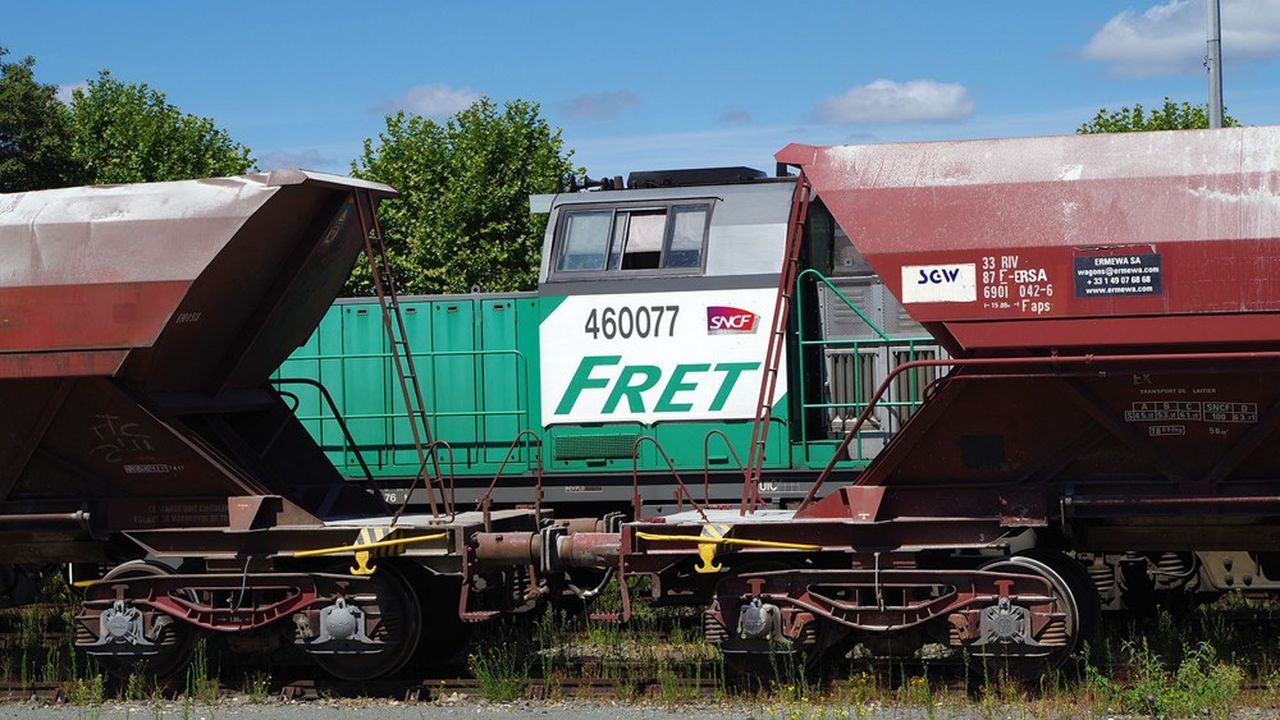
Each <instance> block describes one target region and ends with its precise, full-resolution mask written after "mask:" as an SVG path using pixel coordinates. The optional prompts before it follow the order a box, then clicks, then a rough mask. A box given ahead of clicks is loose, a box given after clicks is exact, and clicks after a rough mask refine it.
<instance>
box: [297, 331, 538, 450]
mask: <svg viewBox="0 0 1280 720" xmlns="http://www.w3.org/2000/svg"><path fill="white" fill-rule="evenodd" d="M413 357H414V360H415V361H430V362H422V363H421V364H420V367H431V368H434V367H435V365H436V363H435V361H437V360H448V359H450V358H464V357H471V358H473V360H474V370H475V375H476V377H477V381H476V382H475V383H474V386H475V389H474V394H473V396H472V397H473V406H474V407H475V409H473V410H438V409H436V408H439V407H440V405H441V400H440V397H439V393H438V388H439V387H440V383H439V382H429V383H425V384H426V385H427V389H429V391H430V398H431V399H430V401H429V404H428V407H429V408H430V409H427V410H426V412H425V415H426V416H427V418H428V419H429V420H430V422H431V423H432V427H433V429H434V430H435V434H437V435H449V434H451V431H456V429H455V428H454V427H453V426H451V425H450V423H449V422H447V421H448V420H449V419H452V418H474V419H475V426H474V427H473V428H472V430H474V432H475V438H476V439H475V443H476V445H477V446H478V447H484V446H488V445H494V444H497V443H500V442H501V443H505V442H507V441H508V439H509V438H510V437H511V436H510V435H508V434H506V433H503V434H502V435H501V436H499V437H494V438H490V437H489V433H488V428H487V423H485V422H484V420H486V419H488V418H498V417H510V418H513V422H514V424H515V425H516V426H517V427H526V428H527V427H529V426H530V425H531V415H530V410H529V408H530V407H531V402H530V397H529V393H530V391H531V388H532V384H531V383H530V381H529V361H528V358H526V357H525V355H524V353H522V352H520V351H519V350H515V349H512V348H502V349H494V350H483V349H482V350H441V351H427V352H414V353H413ZM391 358H392V354H391V353H390V352H376V353H343V354H340V355H321V354H308V355H291V356H290V357H289V358H288V360H287V362H289V363H292V362H295V361H296V362H316V363H324V364H334V363H336V365H337V369H336V370H334V371H333V372H336V373H337V375H338V376H339V377H341V378H343V380H344V382H341V383H340V384H339V387H340V393H341V400H342V407H344V408H346V407H348V402H347V400H348V397H347V394H348V389H347V383H346V382H345V379H346V377H347V373H348V367H349V364H354V363H356V362H360V361H369V360H380V361H382V363H383V368H384V374H385V377H386V378H388V379H390V378H391V377H392V373H391V372H390V371H389V369H388V368H387V366H386V363H388V362H390V360H391ZM493 359H510V360H513V361H514V362H515V365H516V374H515V388H514V391H515V401H516V405H515V407H506V408H498V409H488V408H484V409H482V408H483V406H484V404H485V395H484V393H485V383H483V382H481V381H480V377H481V376H482V375H483V372H482V371H481V367H482V364H483V362H484V361H485V360H493ZM324 374H325V375H328V374H329V371H327V370H326V371H325V373H324ZM433 379H434V378H433ZM293 380H296V378H295V379H293ZM315 384H316V385H317V386H318V385H320V383H318V382H317V383H315ZM391 392H392V391H391V386H390V385H389V384H385V383H384V393H385V394H384V396H383V397H384V400H385V405H386V407H387V408H388V410H387V411H386V412H372V413H371V412H362V413H352V412H344V413H342V417H343V418H345V420H343V421H339V422H340V427H341V429H342V437H341V445H340V446H337V447H335V446H333V445H330V444H329V443H328V442H327V439H326V438H324V437H323V435H324V432H323V426H322V427H321V428H320V429H319V430H318V431H317V433H316V434H317V437H316V440H317V441H318V442H319V443H320V445H321V447H322V448H323V449H325V450H329V451H334V450H337V451H339V452H342V453H343V454H344V455H345V454H347V453H349V452H352V449H353V446H354V445H355V442H354V440H353V436H352V433H351V431H350V430H349V426H350V424H351V423H354V422H360V421H368V420H375V421H382V422H383V423H384V427H383V434H384V440H383V441H382V442H380V443H378V445H379V446H380V447H381V448H384V449H388V450H390V451H392V452H394V451H395V450H398V449H401V448H400V445H399V444H397V443H395V442H394V440H395V438H394V434H395V422H396V421H399V420H402V419H403V418H404V414H403V413H402V412H395V411H393V410H391V409H390V408H391V403H392V401H393V400H392V394H391ZM324 393H325V396H326V397H325V401H326V402H325V403H324V405H323V406H322V412H319V413H315V414H310V413H309V414H305V415H304V414H298V415H297V417H298V420H300V421H302V422H303V423H308V422H321V423H323V422H325V421H331V420H337V419H338V417H337V413H336V403H335V402H334V400H333V398H332V396H331V395H329V393H328V391H327V390H325V391H324ZM326 408H327V409H328V412H327V413H326V412H323V410H324V409H326ZM439 421H445V422H439ZM355 454H356V458H357V461H358V462H359V463H360V465H361V469H362V471H363V472H364V473H365V474H366V475H368V474H369V473H370V471H369V469H368V466H367V464H366V463H365V461H364V459H363V458H362V457H360V455H359V453H358V452H356V453H355ZM346 464H347V463H345V462H344V463H343V465H346ZM381 464H382V465H395V464H397V463H395V462H394V460H390V461H387V462H384V463H381Z"/></svg>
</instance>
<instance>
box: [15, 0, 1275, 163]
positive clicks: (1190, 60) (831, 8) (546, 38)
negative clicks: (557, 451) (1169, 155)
mask: <svg viewBox="0 0 1280 720" xmlns="http://www.w3.org/2000/svg"><path fill="white" fill-rule="evenodd" d="M1222 4H1223V26H1224V42H1223V47H1224V57H1225V81H1224V86H1225V94H1226V103H1227V106H1228V110H1229V112H1230V113H1231V114H1233V115H1235V116H1236V117H1237V118H1239V119H1240V120H1241V121H1243V122H1245V123H1246V124H1272V123H1280V92H1277V81H1278V80H1280V0H1222ZM1203 8H1204V6H1203V3H1202V1H1201V0H1165V1H1163V2H1152V1H1151V0H1137V1H1135V2H1102V1H1100V0H1072V2H1035V1H1032V0H1021V1H1020V2H997V1H987V2H981V3H978V2H943V1H941V0H938V1H936V2H923V1H918V2H915V1H910V0H899V1H897V2H852V1H850V2H820V1H818V0H811V1H809V2H805V3H784V2H781V1H780V0H775V1H774V2H754V1H751V0H739V1H738V2H704V3H698V2H691V1H688V0H686V1H685V2H664V1H653V0H651V1H650V2H643V3H631V2H606V1H604V0H599V1H597V2H590V3H579V2H565V3H556V4H552V3H534V2H482V1H479V0H473V1H471V2H454V3H443V2H440V3H436V2H407V1H406V2H374V1H370V2H364V3H353V2H346V3H337V2H328V1H327V0H313V1H312V2H305V3H304V2H286V1H280V2H266V1H264V0H258V1H257V2H234V1H222V2H208V3H179V2H141V1H138V2H53V1H49V2H30V0H22V1H18V0H0V46H5V47H8V48H9V50H10V51H11V52H12V53H13V54H14V55H16V56H23V55H28V54H30V55H34V56H35V57H36V60H37V63H38V64H37V73H38V76H39V77H40V79H41V80H43V81H45V82H49V83H55V84H58V85H62V86H64V87H71V86H73V85H75V84H76V83H78V82H83V81H84V80H85V79H86V78H89V77H92V76H94V75H95V74H96V73H97V71H98V70H99V69H102V68H108V69H110V70H111V71H112V73H113V74H114V75H116V76H117V77H119V78H121V79H123V80H127V81H136V82H147V83H149V84H151V85H152V86H153V87H155V88H157V89H160V90H163V91H164V92H166V93H167V94H168V95H169V98H170V100H171V101H173V102H174V103H176V104H177V105H179V106H180V107H182V108H183V109H184V110H186V111H188V112H193V113H197V114H200V115H208V116H212V117H213V118H214V119H215V120H216V121H217V122H218V123H219V124H220V125H221V126H223V127H225V128H227V129H228V130H229V131H230V132H231V133H232V135H233V136H234V137H235V138H236V139H237V140H239V141H240V142H243V143H245V144H247V145H249V146H250V147H251V148H252V150H253V153H254V156H255V157H256V158H257V159H258V161H259V165H260V166H262V167H264V168H267V167H283V166H294V165H298V166H302V167H307V168H312V169H321V170H337V171H344V172H345V171H346V169H347V168H348V167H349V164H350V161H351V159H352V158H353V157H354V156H355V155H356V154H357V153H358V152H359V148H360V145H361V142H362V140H363V139H364V138H366V137H369V136H375V135H376V134H377V133H378V131H379V129H380V128H381V125H382V115H383V114H384V113H385V112H386V111H387V110H388V109H393V108H405V109H408V110H412V111H416V112H419V113H422V114H424V115H431V116H437V117H439V116H444V115H447V114H449V113H451V112H454V111H456V110H457V109H458V108H459V107H461V106H463V105H465V104H466V103H467V102H468V101H470V100H471V99H473V98H475V97H478V96H480V95H488V96H490V97H492V98H494V99H495V100H499V101H501V100H506V99H510V98H516V97H520V98H526V99H530V100H536V101H538V102H540V103H541V104H542V107H543V112H544V114H545V116H546V117H547V118H548V119H549V120H550V122H552V124H554V125H556V126H557V127H561V128H563V130H564V139H565V141H566V143H567V144H568V146H569V147H572V148H574V150H575V156H574V159H575V161H576V162H577V163H578V164H580V165H584V166H586V167H587V168H588V170H589V171H590V172H591V173H592V174H593V175H601V174H604V175H614V174H625V173H626V172H628V171H630V170H636V169H644V168H649V169H656V168H664V167H680V166H693V165H728V164H735V165H736V164H746V165H754V166H756V167H761V168H764V169H771V167H772V154H773V152H774V151H776V150H777V149H778V148H780V147H782V146H783V145H785V144H786V143H788V142H806V143H813V144H838V143H869V142H893V141H901V140H925V139H953V138H978V137H996V136H1016V135H1042V134H1058V133H1069V132H1072V131H1073V130H1074V129H1075V128H1076V127H1077V126H1078V125H1079V124H1080V123H1081V122H1083V121H1084V120H1087V119H1089V118H1090V117H1092V115H1093V114H1094V112H1095V111H1096V110H1097V108H1098V107H1100V106H1111V107H1115V106H1119V105H1124V104H1132V103H1135V102H1141V103H1143V104H1147V105H1150V104H1153V103H1158V102H1160V101H1161V99H1162V98H1163V97H1164V96H1166V95H1167V96H1170V97H1172V98H1174V99H1177V100H1184V99H1185V100H1190V101H1192V102H1203V101H1204V99H1205V96H1206V90H1205V74H1204V70H1203V68H1202V67H1201V65H1200V61H1201V58H1202V56H1203V54H1204V9H1203Z"/></svg>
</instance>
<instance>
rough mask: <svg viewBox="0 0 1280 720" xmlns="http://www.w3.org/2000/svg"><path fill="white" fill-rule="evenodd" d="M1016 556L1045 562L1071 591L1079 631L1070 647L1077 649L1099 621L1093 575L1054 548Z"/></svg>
mask: <svg viewBox="0 0 1280 720" xmlns="http://www.w3.org/2000/svg"><path fill="white" fill-rule="evenodd" d="M1019 557H1025V558H1030V559H1032V560H1037V561H1039V562H1041V563H1044V564H1045V565H1048V566H1049V567H1051V568H1053V570H1054V572H1056V573H1058V575H1059V576H1061V577H1062V579H1063V580H1065V581H1066V582H1067V585H1068V586H1069V587H1070V588H1071V594H1072V595H1074V596H1075V599H1076V608H1077V610H1078V611H1079V612H1080V632H1079V633H1077V635H1076V644H1075V648H1074V650H1079V649H1080V648H1081V647H1083V646H1084V643H1085V642H1086V641H1088V640H1089V638H1092V637H1093V634H1094V633H1095V632H1097V630H1098V624H1099V623H1100V622H1101V621H1102V598H1101V597H1100V596H1099V595H1098V586H1097V585H1095V584H1094V583H1093V578H1091V577H1089V571H1088V570H1086V569H1085V567H1084V565H1081V564H1080V561H1078V560H1076V559H1075V558H1073V557H1070V556H1068V555H1066V554H1064V553H1061V552H1058V551H1057V550H1048V549H1045V548H1032V549H1030V550H1027V551H1026V552H1023V553H1019V554H1018V555H1016V556H1015V559H1016V558H1019Z"/></svg>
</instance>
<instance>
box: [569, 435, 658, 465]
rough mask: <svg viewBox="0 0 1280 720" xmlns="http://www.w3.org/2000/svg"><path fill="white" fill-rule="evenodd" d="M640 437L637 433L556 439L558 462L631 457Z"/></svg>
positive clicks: (574, 436)
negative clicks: (632, 449)
mask: <svg viewBox="0 0 1280 720" xmlns="http://www.w3.org/2000/svg"><path fill="white" fill-rule="evenodd" d="M639 437H640V436H639V435H637V434H635V433H610V434H608V435H568V436H565V437H558V438H556V439H555V459H556V460H599V459H617V458H629V457H631V448H632V447H634V446H635V444H636V439H637V438H639Z"/></svg>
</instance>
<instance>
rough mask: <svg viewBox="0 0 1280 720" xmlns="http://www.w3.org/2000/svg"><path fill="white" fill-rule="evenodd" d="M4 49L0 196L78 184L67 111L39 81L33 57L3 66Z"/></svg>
mask: <svg viewBox="0 0 1280 720" xmlns="http://www.w3.org/2000/svg"><path fill="white" fill-rule="evenodd" d="M6 55H8V51H7V50H5V49H4V48H2V47H0V193H9V192H22V191H25V190H39V189H42V188H51V187H63V186H65V185H75V184H76V183H77V182H79V181H80V179H81V174H80V170H79V167H78V166H77V164H76V163H75V162H74V161H73V160H72V159H71V142H70V140H71V131H70V125H69V123H68V120H67V108H66V106H65V105H63V104H62V103H61V102H60V101H59V100H58V88H57V87H56V86H54V85H45V84H42V83H39V82H37V81H36V79H35V64H36V61H35V59H34V58H32V57H30V56H28V57H25V58H23V59H21V60H19V61H17V62H5V61H4V57H5V56H6Z"/></svg>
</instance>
